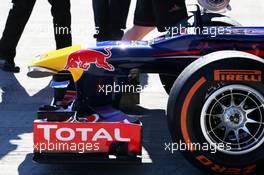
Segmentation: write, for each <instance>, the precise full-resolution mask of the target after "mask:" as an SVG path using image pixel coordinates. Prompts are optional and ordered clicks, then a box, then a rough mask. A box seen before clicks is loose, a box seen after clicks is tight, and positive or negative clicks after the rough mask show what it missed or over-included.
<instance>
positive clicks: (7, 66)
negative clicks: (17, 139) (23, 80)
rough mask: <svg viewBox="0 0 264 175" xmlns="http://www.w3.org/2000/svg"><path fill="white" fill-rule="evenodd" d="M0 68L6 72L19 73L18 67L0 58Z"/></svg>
mask: <svg viewBox="0 0 264 175" xmlns="http://www.w3.org/2000/svg"><path fill="white" fill-rule="evenodd" d="M0 69H2V70H3V71H6V72H12V73H19V72H20V67H18V66H16V65H15V64H14V63H10V62H8V61H6V60H5V59H2V58H0Z"/></svg>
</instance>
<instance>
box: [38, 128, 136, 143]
mask: <svg viewBox="0 0 264 175" xmlns="http://www.w3.org/2000/svg"><path fill="white" fill-rule="evenodd" d="M37 129H39V130H42V131H41V132H43V133H44V139H45V140H46V141H50V140H51V139H54V138H55V139H56V140H58V141H64V142H69V141H73V140H76V139H77V140H79V138H80V140H81V141H83V142H86V141H92V142H97V141H100V140H105V141H118V142H130V141H131V139H130V138H126V137H122V136H121V135H122V134H121V129H120V128H114V129H111V131H112V132H111V131H108V130H107V129H106V128H98V129H95V128H81V127H80V128H70V127H61V128H59V127H58V125H37Z"/></svg>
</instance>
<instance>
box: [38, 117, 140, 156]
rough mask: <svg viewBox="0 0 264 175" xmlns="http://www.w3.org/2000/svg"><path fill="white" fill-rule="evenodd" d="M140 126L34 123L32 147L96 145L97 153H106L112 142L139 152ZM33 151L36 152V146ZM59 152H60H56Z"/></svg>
mask: <svg viewBox="0 0 264 175" xmlns="http://www.w3.org/2000/svg"><path fill="white" fill-rule="evenodd" d="M140 138H141V126H140V125H136V124H126V123H67V122H65V123H51V122H43V123H41V122H40V123H38V122H35V123H34V145H41V144H50V143H52V144H57V143H67V144H72V143H74V144H79V143H91V144H95V143H96V144H97V145H98V147H99V149H98V151H99V152H107V151H108V150H109V147H110V145H111V143H113V142H127V143H128V149H129V151H131V152H136V153H137V152H139V151H140ZM35 150H37V151H38V147H37V146H36V148H35ZM56 151H61V150H56Z"/></svg>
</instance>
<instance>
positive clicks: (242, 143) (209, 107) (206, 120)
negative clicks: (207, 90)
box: [200, 85, 264, 154]
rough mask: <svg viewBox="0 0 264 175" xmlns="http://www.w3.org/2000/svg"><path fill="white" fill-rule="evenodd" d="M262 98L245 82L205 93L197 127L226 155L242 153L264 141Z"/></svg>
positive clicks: (210, 142) (257, 146) (263, 102)
mask: <svg viewBox="0 0 264 175" xmlns="http://www.w3.org/2000/svg"><path fill="white" fill-rule="evenodd" d="M263 104H264V98H263V96H262V95H261V94H260V93H258V92H257V91H256V90H254V89H252V88H250V87H248V86H245V85H229V86H225V87H223V88H221V89H219V90H217V91H215V92H214V93H213V94H211V95H210V96H209V98H208V99H207V100H206V102H205V104H204V106H203V108H202V113H201V120H200V122H201V128H202V132H203V135H204V137H205V138H206V140H207V141H208V142H209V144H210V145H218V144H220V143H223V144H224V145H226V146H225V148H221V149H220V148H219V147H216V149H217V150H218V151H221V152H224V153H226V154H246V153H249V152H252V151H254V150H256V149H257V148H259V147H260V146H261V145H262V144H263V142H264V118H263V117H264V116H263V112H264V109H263Z"/></svg>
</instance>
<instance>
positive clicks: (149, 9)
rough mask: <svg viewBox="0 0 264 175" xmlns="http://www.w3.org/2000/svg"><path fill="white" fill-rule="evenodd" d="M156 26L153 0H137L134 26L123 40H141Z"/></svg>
mask: <svg viewBox="0 0 264 175" xmlns="http://www.w3.org/2000/svg"><path fill="white" fill-rule="evenodd" d="M155 26H156V21H155V16H154V12H153V3H152V0H137V5H136V11H135V15H134V26H133V27H132V28H131V29H130V30H129V31H128V32H127V33H126V34H125V35H124V37H123V38H122V40H141V39H143V38H144V36H146V35H147V34H148V33H149V32H151V31H152V30H153V29H155Z"/></svg>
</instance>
